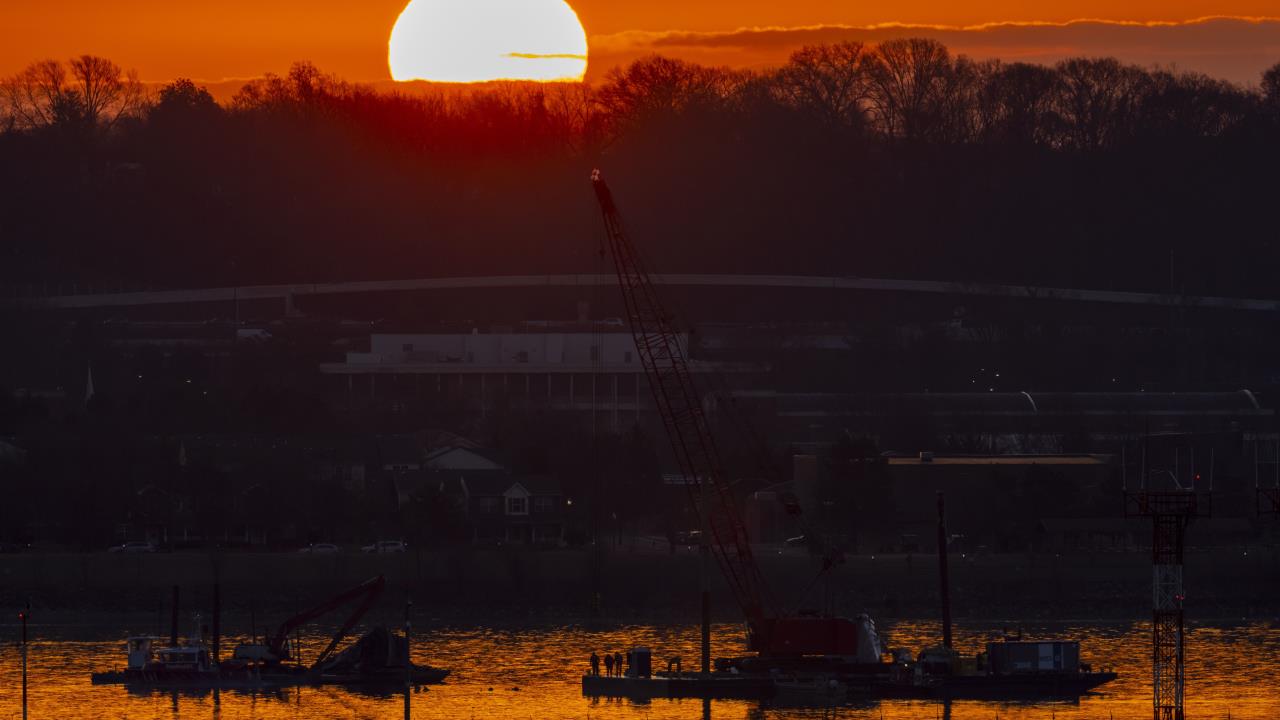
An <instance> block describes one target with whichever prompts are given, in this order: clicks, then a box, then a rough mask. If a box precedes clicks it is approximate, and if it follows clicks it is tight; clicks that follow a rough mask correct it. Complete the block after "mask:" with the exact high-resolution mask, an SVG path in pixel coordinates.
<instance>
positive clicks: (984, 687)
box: [916, 672, 1117, 700]
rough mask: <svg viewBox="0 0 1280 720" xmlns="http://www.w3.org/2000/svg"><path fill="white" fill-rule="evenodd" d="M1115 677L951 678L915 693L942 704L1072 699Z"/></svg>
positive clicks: (1086, 674) (931, 681)
mask: <svg viewBox="0 0 1280 720" xmlns="http://www.w3.org/2000/svg"><path fill="white" fill-rule="evenodd" d="M1116 677H1117V675H1116V674H1115V673H1114V672H1077V673H1027V674H1023V675H1019V674H1007V675H953V676H950V677H937V678H930V679H929V680H928V681H925V682H921V683H919V684H918V685H917V686H916V689H917V690H919V691H920V692H921V694H922V695H923V696H924V697H932V698H938V699H943V700H1039V699H1046V698H1049V699H1074V698H1078V697H1080V696H1082V695H1087V694H1088V693H1089V692H1091V691H1092V690H1094V689H1096V688H1098V687H1100V686H1102V685H1105V684H1107V683H1109V682H1111V681H1112V680H1115V679H1116Z"/></svg>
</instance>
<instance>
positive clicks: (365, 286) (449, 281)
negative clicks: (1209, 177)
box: [4, 274, 1280, 312]
mask: <svg viewBox="0 0 1280 720" xmlns="http://www.w3.org/2000/svg"><path fill="white" fill-rule="evenodd" d="M653 279H654V281H655V282H656V283H657V284H659V285H670V286H683V287H735V288H783V289H797V290H800V289H808V290H833V291H863V292H866V291H870V292H897V293H924V294H935V295H957V296H977V297H994V298H1009V299H1017V300H1049V301H1060V302H1061V301H1066V302H1082V303H1104V304H1118V305H1145V306H1155V307H1171V308H1200V309H1208V310H1235V311H1251V312H1276V311H1277V310H1280V300H1262V299H1250V298H1231V297H1212V296H1190V295H1176V294H1158V293H1138V292H1122V291H1112V290H1082V289H1071V288H1051V287H1035V286H1021V285H992V284H983V283H966V282H948V281H941V280H892V279H876V278H861V277H819V276H808V275H717V274H683V275H681V274H671V275H655V276H654V278H653ZM616 283H617V279H616V278H614V276H613V275H510V276H493V277H453V278H424V279H412V280H371V281H364V282H338V283H311V284H287V285H244V286H238V287H221V288H202V289H191V290H147V291H140V292H110V293H90V294H70V295H68V294H54V295H33V296H21V295H19V296H14V295H12V294H11V295H10V297H9V298H8V299H7V300H5V301H4V302H7V303H8V304H10V305H12V304H17V305H19V306H21V307H26V308H33V309H48V310H82V309H95V308H123V307H141V306H156V305H190V304H199V303H221V302H227V303H232V302H239V301H253V300H273V299H275V300H282V301H284V302H285V304H286V309H287V311H291V310H292V307H293V301H294V300H295V299H296V298H300V297H307V296H333V295H353V294H362V293H392V292H414V291H426V290H464V289H511V288H573V287H592V286H609V287H612V286H614V285H615V284H616Z"/></svg>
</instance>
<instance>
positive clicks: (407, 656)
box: [404, 597, 413, 720]
mask: <svg viewBox="0 0 1280 720" xmlns="http://www.w3.org/2000/svg"><path fill="white" fill-rule="evenodd" d="M412 613H413V598H411V597H406V598H405V601H404V720H409V719H410V715H411V714H412V701H411V700H410V699H409V695H410V693H411V692H412V691H413V652H412V649H411V648H412V645H410V637H411V633H412V631H413V621H412V619H411V615H412Z"/></svg>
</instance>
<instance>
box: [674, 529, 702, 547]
mask: <svg viewBox="0 0 1280 720" xmlns="http://www.w3.org/2000/svg"><path fill="white" fill-rule="evenodd" d="M672 543H673V544H675V545H684V546H693V545H701V544H702V531H701V530H677V531H676V534H675V537H674V538H672Z"/></svg>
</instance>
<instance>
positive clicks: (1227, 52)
mask: <svg viewBox="0 0 1280 720" xmlns="http://www.w3.org/2000/svg"><path fill="white" fill-rule="evenodd" d="M901 37H930V38H935V39H937V40H939V41H941V42H943V43H945V44H946V45H947V46H948V47H950V48H951V49H952V51H953V52H956V53H960V54H965V55H969V56H970V57H973V58H977V59H988V58H1001V59H1004V60H1009V61H1014V60H1018V61H1024V62H1036V63H1053V62H1056V61H1058V60H1061V59H1062V58H1065V57H1073V56H1100V55H1106V56H1114V57H1117V58H1120V59H1121V60H1124V61H1126V62H1131V63H1136V64H1139V65H1148V66H1150V65H1161V66H1166V67H1167V66H1176V67H1178V68H1180V69H1183V70H1195V71H1199V72H1203V73H1207V74H1209V75H1213V76H1216V77H1221V78H1225V79H1228V80H1232V81H1234V82H1238V83H1242V84H1253V83H1256V82H1257V81H1258V78H1259V77H1260V76H1261V74H1262V72H1263V70H1265V69H1266V68H1268V67H1270V66H1271V65H1274V64H1275V63H1277V62H1280V18H1275V17H1264V18H1250V17H1208V18H1200V19H1197V20H1189V21H1186V22H1150V23H1136V22H1132V23H1131V22H1115V21H1107V20H1075V21H1072V22H1066V23H1012V22H1010V23H991V24H986V25H973V26H966V27H957V26H939V25H907V24H897V23H894V24H885V25H873V26H864V27H855V26H844V25H818V26H808V27H765V28H742V29H739V30H734V31H729V32H681V31H674V32H639V31H635V32H623V33H617V34H613V35H602V36H596V37H593V38H592V39H591V53H592V57H591V60H592V71H591V75H592V76H594V77H597V78H598V77H599V76H600V75H602V74H603V73H604V72H605V71H606V70H608V69H609V68H610V67H613V66H614V65H617V64H621V63H626V62H630V61H631V60H634V59H636V58H638V57H642V56H644V55H648V54H651V53H659V54H663V55H668V56H673V57H680V58H684V59H686V60H690V61H693V62H699V63H703V64H708V65H725V66H730V67H766V66H771V65H780V64H782V63H785V62H786V60H787V58H788V57H789V56H790V54H791V53H792V52H793V51H794V50H795V49H796V48H799V47H801V46H803V45H814V44H821V43H832V42H839V41H843V40H858V41H862V42H866V43H880V42H884V41H886V40H891V39H894V38H901Z"/></svg>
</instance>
